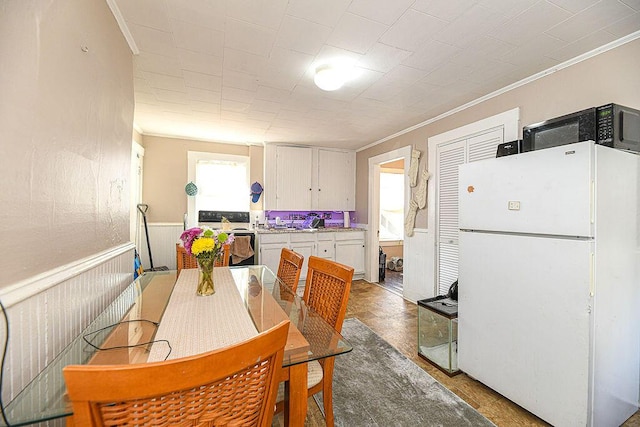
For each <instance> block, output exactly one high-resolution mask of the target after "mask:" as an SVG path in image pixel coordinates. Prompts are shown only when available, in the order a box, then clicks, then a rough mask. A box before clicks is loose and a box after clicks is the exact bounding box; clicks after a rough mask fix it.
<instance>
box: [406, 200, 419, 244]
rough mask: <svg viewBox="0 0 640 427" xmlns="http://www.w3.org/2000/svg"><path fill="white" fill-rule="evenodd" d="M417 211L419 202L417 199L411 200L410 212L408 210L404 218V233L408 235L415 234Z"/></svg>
mask: <svg viewBox="0 0 640 427" xmlns="http://www.w3.org/2000/svg"><path fill="white" fill-rule="evenodd" d="M416 213H418V204H417V203H416V202H415V200H410V201H409V212H407V216H406V218H405V219H404V234H406V235H407V237H411V236H413V227H414V225H415V223H416Z"/></svg>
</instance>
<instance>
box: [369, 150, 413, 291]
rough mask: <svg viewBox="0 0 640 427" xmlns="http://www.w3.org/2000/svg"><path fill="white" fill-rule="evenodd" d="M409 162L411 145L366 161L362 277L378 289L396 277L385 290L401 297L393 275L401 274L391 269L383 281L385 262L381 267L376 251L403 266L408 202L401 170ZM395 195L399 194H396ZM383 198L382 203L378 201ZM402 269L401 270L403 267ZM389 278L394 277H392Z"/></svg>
mask: <svg viewBox="0 0 640 427" xmlns="http://www.w3.org/2000/svg"><path fill="white" fill-rule="evenodd" d="M410 161H411V146H407V147H403V148H399V149H396V150H393V151H390V152H387V153H384V154H380V155H377V156H374V157H370V158H369V209H368V210H369V215H368V224H369V236H370V237H369V244H368V260H369V262H368V263H367V265H368V271H367V274H366V278H367V280H369V281H370V282H372V283H377V284H379V285H381V286H382V285H384V282H387V284H388V283H389V282H390V281H392V280H393V279H395V278H397V280H395V281H396V289H389V290H390V291H392V292H394V293H397V294H399V295H401V296H404V295H403V294H404V275H403V274H396V273H401V272H399V271H396V270H393V273H392V274H390V275H389V276H388V277H389V278H388V279H387V276H386V273H387V271H388V270H387V269H386V263H385V265H384V268H382V265H381V258H380V256H379V249H380V248H381V247H382V249H383V251H385V253H388V255H387V258H386V261H387V262H389V261H391V258H392V257H393V258H394V260H395V261H397V258H399V257H402V258H403V261H402V263H404V243H405V239H404V212H406V209H408V206H407V203H408V201H409V200H410V197H409V189H410V187H409V178H408V168H405V165H408V164H409V162H410ZM391 175H395V176H391ZM400 184H401V185H400ZM383 187H384V188H383ZM394 192H395V193H394ZM397 192H400V193H401V194H397ZM383 198H384V202H382V201H381V199H383ZM399 200H400V201H399ZM398 204H400V207H399V206H398ZM399 219H400V220H399ZM383 245H384V246H383ZM385 248H386V249H385ZM402 268H403V269H404V265H403V266H402ZM381 270H382V272H383V274H384V275H385V280H384V282H383V281H382V280H381V277H380V274H379V273H380V272H381ZM392 275H394V276H396V277H392ZM398 282H399V283H398ZM398 285H399V286H398Z"/></svg>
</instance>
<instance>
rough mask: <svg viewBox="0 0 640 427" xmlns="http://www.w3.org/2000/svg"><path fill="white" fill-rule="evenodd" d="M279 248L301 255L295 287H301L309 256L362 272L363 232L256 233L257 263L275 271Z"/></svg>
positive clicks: (355, 273)
mask: <svg viewBox="0 0 640 427" xmlns="http://www.w3.org/2000/svg"><path fill="white" fill-rule="evenodd" d="M282 248H289V249H291V250H293V251H295V252H298V253H299V254H301V255H302V256H304V264H303V265H302V272H301V274H300V284H299V285H298V289H300V290H302V288H303V287H304V280H305V279H306V277H307V261H308V259H309V257H310V256H312V255H313V256H317V257H320V258H325V259H330V260H333V261H337V262H339V263H341V264H344V265H348V266H350V267H353V269H354V275H355V276H362V275H364V259H365V255H364V253H365V235H364V231H317V232H313V233H309V232H292V233H285V232H282V233H280V232H278V233H272V234H271V233H260V234H258V263H259V264H263V265H266V266H267V267H269V269H271V271H273V272H274V273H277V271H278V265H279V264H280V253H281V251H282Z"/></svg>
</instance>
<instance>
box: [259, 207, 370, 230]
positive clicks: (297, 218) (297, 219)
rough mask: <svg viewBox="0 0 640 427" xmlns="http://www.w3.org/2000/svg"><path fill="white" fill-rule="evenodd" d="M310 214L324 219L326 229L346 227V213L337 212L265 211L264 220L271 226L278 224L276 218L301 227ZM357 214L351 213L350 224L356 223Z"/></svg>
mask: <svg viewBox="0 0 640 427" xmlns="http://www.w3.org/2000/svg"><path fill="white" fill-rule="evenodd" d="M309 214H317V215H318V218H323V219H324V224H325V227H342V226H343V225H344V213H343V212H336V211H265V212H264V218H265V221H266V222H267V224H269V226H273V225H275V223H276V218H280V220H281V221H284V222H285V223H286V224H287V225H293V226H295V225H300V224H302V223H303V222H304V220H305V219H306V218H307V216H308V215H309ZM355 215H356V213H355V212H353V211H350V212H349V218H350V219H351V221H350V223H351V224H353V223H356V222H357V221H356V217H355Z"/></svg>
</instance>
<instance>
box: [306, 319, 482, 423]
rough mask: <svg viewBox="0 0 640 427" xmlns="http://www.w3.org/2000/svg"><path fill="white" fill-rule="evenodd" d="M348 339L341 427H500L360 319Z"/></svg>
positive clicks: (338, 378)
mask: <svg viewBox="0 0 640 427" xmlns="http://www.w3.org/2000/svg"><path fill="white" fill-rule="evenodd" d="M342 335H343V336H344V337H345V338H346V339H347V341H349V343H350V344H351V345H352V346H353V351H352V352H350V353H347V354H343V355H340V356H337V357H336V363H335V371H334V375H333V413H334V415H335V425H336V426H348V427H354V426H380V427H389V426H400V427H406V426H411V427H413V426H451V427H461V426H474V427H477V426H494V424H493V423H491V422H490V421H489V420H487V419H486V418H484V417H483V416H482V415H481V414H480V413H478V412H477V411H476V410H475V409H473V408H472V407H471V406H469V405H468V404H467V403H466V402H464V401H463V400H462V399H460V398H459V397H458V396H456V395H455V394H453V393H452V392H451V391H449V390H448V389H447V388H445V387H444V386H443V385H442V384H440V383H439V382H438V381H436V380H435V379H434V378H433V377H432V376H431V375H429V374H427V373H426V372H425V371H424V370H423V369H421V368H420V367H419V366H418V365H416V364H415V363H414V362H412V361H411V360H409V359H407V358H406V357H405V356H404V355H403V354H401V353H400V352H399V351H398V350H396V349H395V348H394V347H392V346H391V345H390V344H389V343H388V342H386V341H385V340H383V339H382V338H380V337H379V336H378V335H376V333H375V332H373V331H372V330H371V329H369V327H367V326H366V325H365V324H364V323H362V322H360V321H359V320H358V319H355V318H351V319H346V320H345V321H344V326H343V328H342ZM314 398H315V399H316V402H318V404H319V406H320V408H322V393H319V394H318V395H316V396H314Z"/></svg>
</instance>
